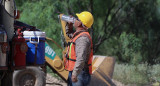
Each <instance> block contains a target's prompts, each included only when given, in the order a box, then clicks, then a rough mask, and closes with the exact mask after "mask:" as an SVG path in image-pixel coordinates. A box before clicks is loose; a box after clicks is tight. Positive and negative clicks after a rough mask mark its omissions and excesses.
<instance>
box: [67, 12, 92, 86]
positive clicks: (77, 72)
mask: <svg viewBox="0 0 160 86" xmlns="http://www.w3.org/2000/svg"><path fill="white" fill-rule="evenodd" d="M76 16H77V18H76V20H75V22H74V24H73V23H68V24H67V26H66V33H67V35H68V36H69V37H71V41H70V42H69V43H68V50H67V54H66V60H65V64H64V65H65V69H66V70H68V71H69V76H68V86H87V85H88V84H89V82H90V80H91V74H92V58H93V45H92V39H91V36H90V34H89V32H88V29H89V28H91V26H92V24H93V22H94V19H93V16H92V14H91V13H90V12H88V11H84V12H81V13H80V14H76ZM73 26H74V27H75V30H76V31H75V32H74V31H73ZM73 32H74V33H73Z"/></svg>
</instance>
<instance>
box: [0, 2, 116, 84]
mask: <svg viewBox="0 0 160 86" xmlns="http://www.w3.org/2000/svg"><path fill="white" fill-rule="evenodd" d="M62 15H63V14H60V15H59V20H60V23H61V25H62V29H61V30H62V33H61V36H62V40H63V45H64V46H63V48H62V47H61V46H59V45H58V44H57V43H56V42H55V41H54V40H52V39H50V38H46V40H49V41H52V42H54V43H55V44H56V45H57V46H58V47H60V48H61V49H62V50H63V52H62V54H63V55H62V56H64V54H65V53H66V49H67V46H65V44H66V43H67V42H69V41H70V38H69V37H68V36H67V35H66V31H65V26H66V22H65V21H63V20H62V19H61V17H62ZM16 16H17V10H16V6H15V4H14V0H0V47H1V49H0V79H1V83H0V85H1V86H12V85H13V86H24V85H25V86H45V84H46V83H45V81H46V79H45V76H46V66H49V67H50V68H51V69H52V70H53V72H55V73H57V74H58V75H59V76H60V77H61V78H62V79H63V80H65V81H66V80H67V77H68V71H66V70H65V69H64V65H63V60H62V59H61V58H60V57H59V56H57V55H56V53H55V52H54V50H53V49H52V48H51V47H50V46H49V44H48V43H47V42H45V32H42V31H40V30H38V29H36V28H35V27H33V26H30V25H27V24H25V23H22V22H19V21H16V20H15V17H16ZM35 34H36V35H35ZM37 35H38V36H37ZM40 46H43V47H40ZM33 47H34V49H32V48H33ZM34 51H35V52H34ZM33 52H34V54H33ZM38 54H40V55H39V56H38ZM38 57H39V58H41V59H39V58H38ZM43 57H44V58H43ZM114 64H115V59H114V58H113V57H107V56H94V59H93V64H92V65H93V74H92V81H91V83H90V86H105V85H108V86H113V85H114V83H112V80H111V79H112V75H113V70H114ZM95 81H96V82H95Z"/></svg>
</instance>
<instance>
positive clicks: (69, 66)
mask: <svg viewBox="0 0 160 86" xmlns="http://www.w3.org/2000/svg"><path fill="white" fill-rule="evenodd" d="M83 35H85V36H86V35H87V37H88V38H89V39H90V42H91V52H90V55H89V59H88V67H89V73H90V74H92V58H93V44H92V39H91V37H90V34H89V33H88V32H81V33H80V34H78V35H77V36H75V37H74V38H73V39H72V40H71V42H70V46H68V51H67V55H68V56H67V62H66V63H65V69H66V70H68V71H73V69H74V65H75V62H76V58H77V57H76V52H75V44H74V43H75V41H76V40H77V39H78V38H79V37H80V36H83Z"/></svg>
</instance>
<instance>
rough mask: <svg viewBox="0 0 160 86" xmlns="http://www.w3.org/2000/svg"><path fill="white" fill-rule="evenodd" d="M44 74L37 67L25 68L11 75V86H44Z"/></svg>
mask: <svg viewBox="0 0 160 86" xmlns="http://www.w3.org/2000/svg"><path fill="white" fill-rule="evenodd" d="M45 84H46V79H45V73H44V72H43V71H42V70H41V69H40V68H39V67H27V68H26V69H24V70H17V71H14V73H13V86H45Z"/></svg>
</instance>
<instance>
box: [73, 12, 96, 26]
mask: <svg viewBox="0 0 160 86" xmlns="http://www.w3.org/2000/svg"><path fill="white" fill-rule="evenodd" d="M76 15H77V17H78V19H79V20H80V21H81V22H82V23H83V24H84V25H85V26H86V27H87V28H90V27H91V26H92V24H93V22H94V19H93V15H92V14H91V13H90V12H88V11H84V12H81V13H80V14H78V13H77V14H76Z"/></svg>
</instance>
